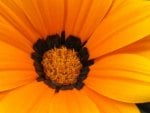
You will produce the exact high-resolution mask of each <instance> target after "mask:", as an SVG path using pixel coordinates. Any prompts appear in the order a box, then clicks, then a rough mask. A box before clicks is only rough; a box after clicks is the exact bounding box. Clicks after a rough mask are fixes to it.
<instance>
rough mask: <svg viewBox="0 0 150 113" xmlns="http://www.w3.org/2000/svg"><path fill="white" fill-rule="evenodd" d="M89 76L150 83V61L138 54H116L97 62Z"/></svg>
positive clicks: (91, 68)
mask: <svg viewBox="0 0 150 113" xmlns="http://www.w3.org/2000/svg"><path fill="white" fill-rule="evenodd" d="M89 75H90V76H91V77H98V78H103V77H104V78H105V77H108V78H109V77H110V78H122V79H133V80H139V81H143V82H149V83H150V59H147V58H145V57H143V56H139V55H136V54H114V55H109V56H107V57H104V58H101V59H99V60H96V61H95V63H94V65H92V66H91V67H90V72H89Z"/></svg>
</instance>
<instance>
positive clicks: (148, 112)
mask: <svg viewBox="0 0 150 113" xmlns="http://www.w3.org/2000/svg"><path fill="white" fill-rule="evenodd" d="M137 106H138V107H139V109H140V111H141V113H150V103H143V104H138V105H137Z"/></svg>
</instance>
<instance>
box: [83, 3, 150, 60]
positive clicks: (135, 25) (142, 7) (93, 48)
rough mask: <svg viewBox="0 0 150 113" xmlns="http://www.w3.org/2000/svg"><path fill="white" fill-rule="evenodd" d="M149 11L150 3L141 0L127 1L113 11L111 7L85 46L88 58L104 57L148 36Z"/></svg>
mask: <svg viewBox="0 0 150 113" xmlns="http://www.w3.org/2000/svg"><path fill="white" fill-rule="evenodd" d="M114 4H115V3H114ZM114 6H115V5H114ZM149 10H150V2H149V1H141V0H139V1H130V0H129V1H128V0H127V1H126V3H123V4H121V5H119V6H118V7H115V9H113V7H112V9H111V11H110V12H109V14H108V15H107V16H106V18H105V19H104V20H103V22H101V24H100V25H99V27H98V28H97V30H96V31H95V32H94V33H93V35H92V36H91V38H90V39H89V40H88V42H87V44H86V46H87V48H88V49H89V52H90V58H96V57H99V56H102V55H105V54H107V53H110V52H112V51H115V50H117V49H119V48H122V47H125V46H127V45H129V44H131V43H134V42H136V41H138V40H140V39H142V38H144V37H145V36H147V35H149V34H150V24H149V22H150V11H149ZM143 12H144V13H143ZM131 16H132V17H134V18H131Z"/></svg>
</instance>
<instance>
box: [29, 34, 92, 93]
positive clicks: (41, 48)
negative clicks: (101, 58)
mask: <svg viewBox="0 0 150 113" xmlns="http://www.w3.org/2000/svg"><path fill="white" fill-rule="evenodd" d="M85 43H86V42H83V43H82V42H81V40H80V38H78V37H75V36H72V35H70V36H68V37H65V32H62V34H61V35H58V34H54V35H49V36H47V37H46V39H44V38H40V39H38V40H37V41H36V42H35V44H34V45H33V49H34V52H33V53H32V54H31V58H32V59H33V60H34V67H35V71H36V72H37V74H38V75H39V76H38V78H37V81H39V82H40V81H44V83H45V84H46V85H48V86H49V87H50V88H53V89H55V91H56V92H58V91H59V90H71V89H73V88H76V89H78V90H80V89H81V88H82V87H83V86H84V80H85V79H86V78H87V75H88V72H89V70H90V69H89V66H91V65H92V64H93V63H94V61H93V60H89V53H88V49H87V48H86V47H84V45H85Z"/></svg>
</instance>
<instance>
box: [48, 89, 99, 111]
mask: <svg viewBox="0 0 150 113" xmlns="http://www.w3.org/2000/svg"><path fill="white" fill-rule="evenodd" d="M60 111H61V113H99V111H98V108H97V107H96V105H95V104H94V103H93V102H92V101H91V100H90V99H89V98H88V97H87V96H86V95H83V94H82V93H80V92H79V91H76V90H70V91H61V92H59V93H58V94H56V95H55V96H54V97H53V99H52V101H51V103H50V110H49V113H60Z"/></svg>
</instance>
